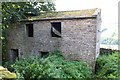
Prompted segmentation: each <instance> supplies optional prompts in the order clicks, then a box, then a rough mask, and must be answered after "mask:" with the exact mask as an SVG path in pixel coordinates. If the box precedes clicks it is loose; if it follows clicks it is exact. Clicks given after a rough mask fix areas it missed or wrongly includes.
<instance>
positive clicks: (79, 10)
mask: <svg viewBox="0 0 120 80" xmlns="http://www.w3.org/2000/svg"><path fill="white" fill-rule="evenodd" d="M93 9H96V10H97V9H99V8H92V9H82V10H68V11H54V12H75V11H84V10H93Z"/></svg>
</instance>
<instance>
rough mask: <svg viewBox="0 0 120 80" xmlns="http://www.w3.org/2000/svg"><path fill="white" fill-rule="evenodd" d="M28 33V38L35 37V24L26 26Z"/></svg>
mask: <svg viewBox="0 0 120 80" xmlns="http://www.w3.org/2000/svg"><path fill="white" fill-rule="evenodd" d="M26 31H27V35H28V37H33V35H34V34H33V24H26Z"/></svg>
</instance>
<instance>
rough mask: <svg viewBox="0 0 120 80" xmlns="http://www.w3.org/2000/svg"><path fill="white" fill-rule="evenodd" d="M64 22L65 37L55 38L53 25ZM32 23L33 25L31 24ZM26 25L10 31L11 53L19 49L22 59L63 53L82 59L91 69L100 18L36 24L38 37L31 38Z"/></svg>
mask: <svg viewBox="0 0 120 80" xmlns="http://www.w3.org/2000/svg"><path fill="white" fill-rule="evenodd" d="M50 22H61V36H62V37H61V38H56V37H51V23H50ZM27 23H30V22H27ZM27 23H25V22H23V23H21V24H18V25H14V27H12V28H10V32H9V33H10V34H9V47H8V53H9V55H10V56H11V57H10V58H12V55H11V49H19V57H23V56H24V55H26V54H36V55H41V54H40V52H41V51H42V52H53V51H55V50H60V51H61V52H62V55H63V56H64V57H65V58H67V59H68V58H69V59H71V60H82V61H85V62H87V63H89V64H90V65H91V66H93V65H94V63H95V56H96V55H95V54H96V28H97V27H96V24H97V20H96V19H81V20H62V21H61V20H57V21H35V22H31V23H33V25H34V37H27V34H26V27H25V24H27Z"/></svg>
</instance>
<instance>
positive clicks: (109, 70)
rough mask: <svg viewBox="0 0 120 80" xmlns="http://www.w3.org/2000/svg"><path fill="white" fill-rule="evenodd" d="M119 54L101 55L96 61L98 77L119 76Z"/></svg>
mask: <svg viewBox="0 0 120 80" xmlns="http://www.w3.org/2000/svg"><path fill="white" fill-rule="evenodd" d="M118 54H119V52H115V53H114V54H109V55H101V56H100V57H99V58H98V59H97V62H96V74H97V75H96V77H97V78H118V77H119V74H118Z"/></svg>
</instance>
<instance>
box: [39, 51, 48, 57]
mask: <svg viewBox="0 0 120 80" xmlns="http://www.w3.org/2000/svg"><path fill="white" fill-rule="evenodd" d="M40 53H41V57H45V56H47V55H48V54H49V52H40Z"/></svg>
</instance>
